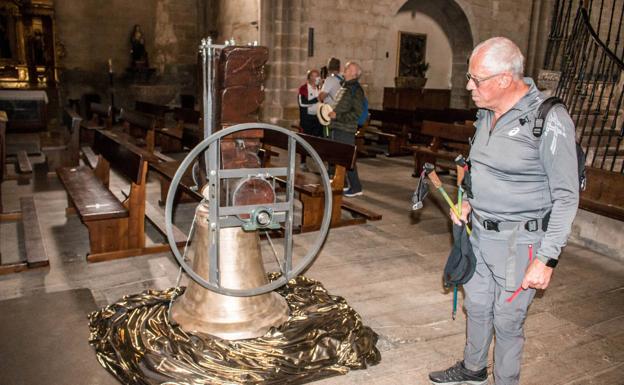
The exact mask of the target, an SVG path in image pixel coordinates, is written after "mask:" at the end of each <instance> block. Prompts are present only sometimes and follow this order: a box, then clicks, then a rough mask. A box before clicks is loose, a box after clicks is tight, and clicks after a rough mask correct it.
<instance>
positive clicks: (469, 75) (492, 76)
mask: <svg viewBox="0 0 624 385" xmlns="http://www.w3.org/2000/svg"><path fill="white" fill-rule="evenodd" d="M499 75H502V73H500V74H494V75H490V76H487V77H485V78H483V79H479V78H477V77H474V76H472V74H471V73H470V72H466V80H468V81H471V80H472V81H473V82H474V84H475V87H477V88H479V86H480V85H481V83H483V82H484V81H486V80H490V79H492V78H495V77H497V76H499Z"/></svg>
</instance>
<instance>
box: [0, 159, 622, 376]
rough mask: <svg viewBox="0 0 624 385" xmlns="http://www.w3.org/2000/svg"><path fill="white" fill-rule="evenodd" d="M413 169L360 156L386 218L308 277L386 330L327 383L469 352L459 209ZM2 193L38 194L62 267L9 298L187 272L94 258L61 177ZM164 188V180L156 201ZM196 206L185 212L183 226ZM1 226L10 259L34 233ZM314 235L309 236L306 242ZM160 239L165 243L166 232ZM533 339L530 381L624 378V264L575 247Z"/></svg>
mask: <svg viewBox="0 0 624 385" xmlns="http://www.w3.org/2000/svg"><path fill="white" fill-rule="evenodd" d="M410 166H411V161H410V159H409V158H386V157H383V156H380V157H378V158H374V159H363V160H360V161H359V170H360V176H361V179H362V182H363V185H364V189H365V195H364V196H362V197H358V198H354V199H355V200H356V201H358V202H359V203H361V204H363V205H365V206H366V207H367V208H369V209H371V210H374V211H377V212H379V213H381V214H383V220H381V221H377V222H369V223H367V224H364V225H359V226H351V227H344V228H337V229H332V230H331V232H330V235H329V237H328V240H327V242H326V244H325V246H324V248H323V249H322V252H321V253H320V255H319V256H318V258H317V260H316V261H315V263H314V264H313V265H312V267H311V268H310V269H309V270H308V271H307V273H306V274H307V275H309V276H310V277H312V278H315V279H319V280H320V281H322V282H323V283H324V285H325V286H326V287H327V288H328V289H329V290H330V292H331V293H333V294H336V295H341V296H344V297H345V298H346V299H347V300H348V302H349V303H350V304H351V305H352V306H353V307H354V308H355V309H356V310H357V311H358V312H359V313H360V314H361V316H362V318H363V320H364V322H365V323H366V324H367V325H369V326H371V327H372V328H373V329H374V330H375V331H376V332H377V333H378V334H379V337H380V338H379V343H378V347H379V349H380V351H381V353H382V361H381V363H380V364H379V365H377V366H373V367H371V368H369V369H367V370H360V371H352V372H351V373H349V374H348V375H346V376H341V377H335V378H330V379H326V380H323V381H319V382H318V383H319V384H323V385H333V384H428V383H429V382H428V381H427V373H428V372H429V371H431V370H433V369H439V368H443V367H446V366H448V365H450V364H453V363H454V362H455V361H456V360H457V359H458V358H459V357H460V355H461V353H462V350H463V344H464V338H465V336H464V333H465V332H464V330H465V315H464V314H463V313H461V312H460V314H458V317H457V320H455V321H453V320H451V298H452V295H451V293H448V292H446V291H445V290H444V289H443V287H442V282H441V271H442V268H443V265H444V262H445V259H446V256H447V255H448V251H449V248H450V233H449V230H450V227H449V220H448V219H447V217H446V214H445V213H446V211H447V209H445V208H444V205H443V202H442V200H441V199H440V198H439V197H438V196H437V194H436V193H434V192H431V194H430V198H428V200H427V202H426V203H425V207H424V208H423V209H422V210H420V211H417V212H411V211H410V206H411V204H410V198H411V194H412V191H413V189H414V187H415V183H416V180H415V179H413V178H411V177H410V174H411V169H410ZM449 182H450V180H449ZM112 185H113V186H114V190H115V189H116V187H118V186H119V185H120V181H119V180H118V179H117V178H114V177H113V180H112ZM2 189H3V200H4V210H5V211H11V210H17V209H18V208H19V196H20V195H24V194H34V196H35V201H36V205H37V208H38V210H39V213H40V216H41V221H42V227H43V233H44V238H45V242H46V247H47V249H48V253H49V255H50V268H49V269H42V270H34V271H28V272H23V273H19V274H14V275H8V276H0V300H5V299H9V298H17V297H22V296H27V295H36V294H37V293H43V292H57V291H64V290H69V289H74V288H88V289H90V290H91V292H92V294H93V296H94V298H95V300H96V303H97V304H98V305H99V306H104V305H106V304H108V303H111V302H113V301H115V300H117V299H118V298H120V297H121V296H123V295H124V294H129V293H136V292H139V291H142V290H144V289H147V288H159V289H162V288H167V287H170V286H172V285H174V284H175V281H176V277H177V273H178V269H177V266H176V263H175V262H174V260H173V259H172V257H171V255H170V254H161V255H152V256H143V257H135V258H128V259H123V260H118V261H111V262H102V263H95V264H87V263H86V262H85V259H84V256H85V254H86V253H87V251H88V242H87V230H86V228H85V227H84V226H83V225H82V224H81V222H80V220H79V219H78V218H77V217H69V218H66V217H65V215H64V208H65V205H66V196H65V192H64V190H63V188H62V186H61V185H60V183H59V182H58V180H57V179H56V177H55V176H54V175H53V174H48V175H47V176H46V174H45V173H39V174H38V176H37V178H36V179H35V180H34V182H33V183H31V185H28V186H18V185H17V184H16V183H15V181H7V182H4V183H3V184H2ZM449 190H452V189H451V188H450V187H449ZM115 192H117V191H115ZM157 196H158V186H157V185H156V183H155V182H154V181H152V182H151V183H150V185H149V199H151V200H156V199H157ZM190 210H192V208H190V209H189V208H186V209H185V210H181V213H179V216H181V217H182V219H181V220H180V221H181V222H184V215H185V213H186V215H188V214H189V213H190V212H191V211H190ZM186 224H187V223H186ZM182 225H184V223H182ZM0 231H1V233H0V252H2V257H3V260H4V261H5V262H8V261H9V260H10V259H11V258H16V257H17V256H18V255H20V254H22V253H23V252H24V251H23V246H22V245H21V244H20V243H19V242H18V241H17V239H18V238H20V237H21V236H22V234H21V232H22V230H21V229H20V228H19V226H17V225H16V224H12V223H4V224H2V225H0ZM314 236H315V234H314V233H312V234H306V235H301V236H298V237H297V238H296V246H297V247H298V249H301V250H303V249H305V247H306V246H307V245H309V244H310V243H311V241H312V239H313V238H314ZM150 238H151V240H152V241H154V242H161V241H162V238H161V237H159V235H158V234H157V233H155V232H154V231H150ZM265 249H266V248H265ZM300 252H301V251H299V253H300ZM462 300H463V296H462V295H461V294H460V303H461V301H462ZM0 304H1V302H0ZM85 322H86V319H85ZM526 335H527V344H526V349H525V354H524V360H523V368H522V370H523V375H522V384H527V385H528V384H535V385H544V384H549V385H555V384H560V385H563V384H567V385H572V384H574V385H581V384H614V385H618V384H624V264H622V263H621V262H619V261H615V260H612V259H609V258H607V257H605V256H602V255H600V254H597V253H596V252H593V251H592V250H588V249H585V248H582V247H580V246H577V245H574V244H571V245H569V246H567V247H566V249H565V252H564V254H563V256H562V262H561V263H560V264H559V267H558V268H557V270H556V272H555V275H554V280H553V282H552V285H551V287H550V288H549V289H548V290H547V291H546V292H544V293H541V294H540V295H539V296H538V298H536V300H535V301H534V303H533V305H532V306H531V308H530V315H529V317H528V319H527V322H526ZM0 346H1V344H0ZM66 349H69V347H66ZM1 355H2V352H1V351H0V356H1ZM93 359H94V360H95V355H94V357H93ZM102 370H104V369H102ZM1 382H2V381H1V380H0V383H1ZM66 383H67V384H70V383H74V384H78V383H84V384H89V383H95V381H94V382H90V381H89V379H72V378H68V379H67V382H66Z"/></svg>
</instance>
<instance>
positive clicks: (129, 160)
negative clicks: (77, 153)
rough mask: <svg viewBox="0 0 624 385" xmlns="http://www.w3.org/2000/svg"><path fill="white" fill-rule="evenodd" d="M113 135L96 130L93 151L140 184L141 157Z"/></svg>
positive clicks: (127, 144) (135, 150)
mask: <svg viewBox="0 0 624 385" xmlns="http://www.w3.org/2000/svg"><path fill="white" fill-rule="evenodd" d="M133 147H134V146H133V145H131V144H130V143H126V142H125V141H123V140H121V139H118V138H116V137H115V134H112V133H109V132H104V131H100V130H96V132H95V142H94V151H95V152H96V153H98V154H100V155H101V156H102V157H103V158H104V159H106V160H107V161H108V162H109V163H110V164H111V166H113V167H114V168H115V169H116V170H117V171H118V172H120V173H121V174H123V175H124V176H125V177H126V178H128V179H130V180H131V181H132V182H133V183H135V184H141V182H142V181H141V176H142V175H141V173H142V169H143V167H142V166H143V162H144V159H143V155H142V154H141V152H140V151H137V149H135V148H133Z"/></svg>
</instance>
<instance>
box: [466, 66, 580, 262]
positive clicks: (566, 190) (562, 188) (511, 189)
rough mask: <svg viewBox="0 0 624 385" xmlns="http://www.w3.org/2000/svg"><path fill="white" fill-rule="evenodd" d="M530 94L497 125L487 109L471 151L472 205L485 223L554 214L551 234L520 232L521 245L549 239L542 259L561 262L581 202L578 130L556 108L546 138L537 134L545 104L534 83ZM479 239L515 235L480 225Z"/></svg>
mask: <svg viewBox="0 0 624 385" xmlns="http://www.w3.org/2000/svg"><path fill="white" fill-rule="evenodd" d="M524 81H525V82H526V83H527V84H528V85H529V86H530V89H529V91H528V92H527V94H526V95H525V96H524V97H523V98H522V99H520V101H518V103H516V105H515V106H514V107H513V108H512V109H511V110H510V111H508V112H507V113H505V114H504V115H503V116H501V117H500V119H499V120H498V122H497V123H496V127H495V128H494V129H493V131H492V132H491V133H490V126H491V122H492V119H493V118H494V113H493V112H492V111H489V110H484V109H481V110H479V112H478V113H477V121H476V122H475V126H476V132H475V137H474V138H473V141H472V147H471V149H470V162H471V165H472V167H471V176H472V192H473V196H474V197H473V198H472V199H470V205H471V206H472V208H473V210H474V211H475V213H476V214H477V215H479V216H481V217H482V218H486V219H490V220H494V221H512V222H516V221H528V220H531V219H536V218H542V217H544V215H545V214H547V213H548V212H549V211H550V212H551V214H550V221H549V223H548V229H547V231H546V233H545V234H543V233H542V232H541V231H539V232H537V233H528V232H526V231H523V232H520V234H519V235H518V241H519V242H522V241H526V242H535V241H536V240H538V239H539V238H537V239H536V237H541V236H543V239H542V240H541V245H540V247H539V248H538V249H537V253H536V256H537V257H538V258H539V259H541V260H542V261H545V258H553V259H557V258H558V257H559V254H560V253H561V248H562V247H563V246H565V244H566V242H567V239H568V236H569V235H570V231H571V227H572V221H573V220H574V217H575V215H576V210H577V207H578V201H579V179H578V166H577V157H576V144H575V129H574V123H573V122H572V120H571V119H570V116H569V114H568V112H567V111H566V110H565V109H564V108H563V107H561V106H557V107H554V108H553V109H552V110H551V111H550V113H549V114H548V116H547V118H546V122H545V124H544V130H543V133H542V136H541V137H540V138H536V137H535V136H534V135H533V132H532V129H533V124H534V122H535V116H536V114H537V108H538V107H539V105H540V104H541V102H542V101H543V100H544V99H545V97H544V95H543V94H542V93H541V92H540V91H539V90H538V89H537V87H536V86H535V83H534V82H533V80H532V79H531V78H524ZM475 228H476V231H475V232H476V236H478V237H483V238H487V239H500V240H502V239H506V238H508V237H509V234H504V233H503V232H500V233H499V232H495V231H486V230H484V229H483V228H482V227H480V226H478V225H475Z"/></svg>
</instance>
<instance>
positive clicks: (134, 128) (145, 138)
mask: <svg viewBox="0 0 624 385" xmlns="http://www.w3.org/2000/svg"><path fill="white" fill-rule="evenodd" d="M119 119H120V120H122V121H123V131H124V132H125V133H127V134H129V135H131V136H132V137H134V138H135V143H136V144H137V145H138V146H140V147H145V148H146V150H147V151H148V152H150V153H153V152H154V149H155V148H156V127H157V126H158V119H157V118H155V117H154V116H152V115H148V114H144V113H141V112H137V111H132V110H127V109H124V108H122V109H121V112H120V114H119Z"/></svg>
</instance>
